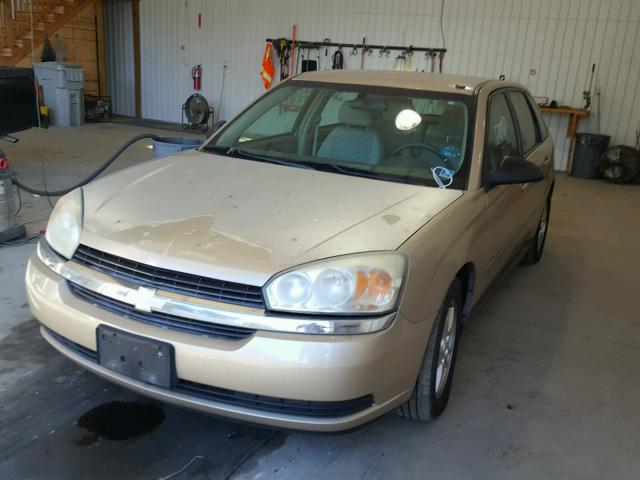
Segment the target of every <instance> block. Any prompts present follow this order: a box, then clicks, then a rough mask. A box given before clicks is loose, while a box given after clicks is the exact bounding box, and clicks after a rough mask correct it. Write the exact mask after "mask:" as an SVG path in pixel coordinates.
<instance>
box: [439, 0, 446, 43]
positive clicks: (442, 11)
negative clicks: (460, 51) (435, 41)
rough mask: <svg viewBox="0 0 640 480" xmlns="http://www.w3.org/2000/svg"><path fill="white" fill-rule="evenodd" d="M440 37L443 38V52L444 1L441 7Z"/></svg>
mask: <svg viewBox="0 0 640 480" xmlns="http://www.w3.org/2000/svg"><path fill="white" fill-rule="evenodd" d="M440 36H441V37H442V50H444V45H445V42H444V0H442V5H441V7H440Z"/></svg>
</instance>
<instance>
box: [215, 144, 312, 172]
mask: <svg viewBox="0 0 640 480" xmlns="http://www.w3.org/2000/svg"><path fill="white" fill-rule="evenodd" d="M206 149H207V150H211V151H214V152H216V153H220V154H222V155H226V156H228V157H236V158H245V159H247V160H256V161H258V162H265V163H273V164H275V165H283V166H285V167H296V168H305V169H309V170H313V167H312V166H311V165H308V164H306V163H304V162H294V161H290V160H282V159H280V158H275V157H270V156H268V155H260V154H259V153H253V152H250V151H248V150H243V149H241V148H238V147H219V146H211V147H206Z"/></svg>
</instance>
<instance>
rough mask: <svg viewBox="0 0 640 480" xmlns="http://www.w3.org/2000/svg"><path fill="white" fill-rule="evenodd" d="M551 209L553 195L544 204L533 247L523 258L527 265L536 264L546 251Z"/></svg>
mask: <svg viewBox="0 0 640 480" xmlns="http://www.w3.org/2000/svg"><path fill="white" fill-rule="evenodd" d="M550 210H551V197H549V198H548V199H547V201H546V202H545V204H544V209H543V210H542V214H541V215H540V221H539V222H538V229H537V230H536V234H535V236H534V237H533V242H532V244H531V248H529V251H528V252H527V254H526V255H525V257H524V258H523V259H522V263H524V264H525V265H534V264H536V263H538V262H539V261H540V259H541V258H542V253H543V252H544V244H545V242H546V240H547V230H548V229H549V212H550Z"/></svg>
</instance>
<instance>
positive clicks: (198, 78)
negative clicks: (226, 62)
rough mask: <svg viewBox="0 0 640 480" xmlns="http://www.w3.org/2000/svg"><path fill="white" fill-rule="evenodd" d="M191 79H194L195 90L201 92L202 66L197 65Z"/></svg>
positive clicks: (192, 71)
mask: <svg viewBox="0 0 640 480" xmlns="http://www.w3.org/2000/svg"><path fill="white" fill-rule="evenodd" d="M191 78H193V89H194V90H200V89H201V88H202V65H196V66H195V67H193V68H192V69H191Z"/></svg>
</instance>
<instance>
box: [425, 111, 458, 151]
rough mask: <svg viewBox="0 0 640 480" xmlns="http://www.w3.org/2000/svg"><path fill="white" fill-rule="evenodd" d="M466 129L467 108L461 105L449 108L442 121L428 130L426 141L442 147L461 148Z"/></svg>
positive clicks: (441, 118)
mask: <svg viewBox="0 0 640 480" xmlns="http://www.w3.org/2000/svg"><path fill="white" fill-rule="evenodd" d="M466 127H467V121H466V115H465V107H464V106H463V105H461V104H458V105H455V106H448V107H447V110H446V111H445V112H444V113H443V115H442V116H441V117H440V121H439V122H438V123H437V124H436V125H434V126H432V127H430V128H429V129H428V130H427V133H426V135H425V137H426V138H425V141H426V142H427V143H432V144H436V145H440V146H444V145H458V146H460V145H462V141H463V138H462V137H463V135H464V132H465V130H466Z"/></svg>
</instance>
